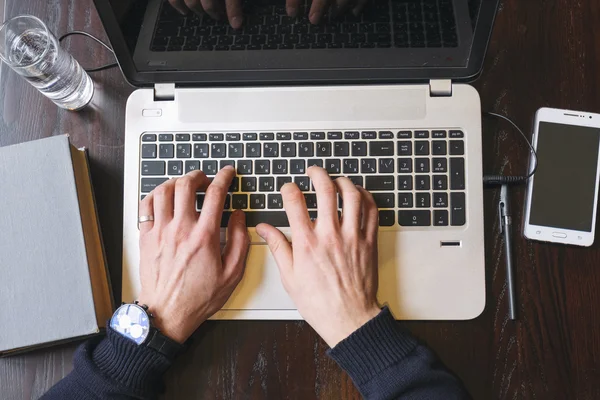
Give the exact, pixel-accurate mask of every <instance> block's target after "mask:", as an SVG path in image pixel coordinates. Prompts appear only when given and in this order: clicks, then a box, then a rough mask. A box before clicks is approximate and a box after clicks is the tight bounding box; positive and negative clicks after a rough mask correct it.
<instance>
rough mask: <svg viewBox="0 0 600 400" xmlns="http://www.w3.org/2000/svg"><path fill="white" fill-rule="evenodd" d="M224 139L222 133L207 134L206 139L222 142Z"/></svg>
mask: <svg viewBox="0 0 600 400" xmlns="http://www.w3.org/2000/svg"><path fill="white" fill-rule="evenodd" d="M224 139H225V137H224V136H223V134H222V133H211V134H209V135H208V140H210V141H211V142H222V141H223V140H224Z"/></svg>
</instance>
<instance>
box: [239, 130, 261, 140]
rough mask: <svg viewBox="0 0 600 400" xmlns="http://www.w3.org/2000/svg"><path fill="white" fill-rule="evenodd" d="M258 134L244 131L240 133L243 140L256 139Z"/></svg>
mask: <svg viewBox="0 0 600 400" xmlns="http://www.w3.org/2000/svg"><path fill="white" fill-rule="evenodd" d="M257 137H258V135H257V134H256V133H251V132H246V133H244V134H243V135H242V139H244V140H253V141H256V140H257Z"/></svg>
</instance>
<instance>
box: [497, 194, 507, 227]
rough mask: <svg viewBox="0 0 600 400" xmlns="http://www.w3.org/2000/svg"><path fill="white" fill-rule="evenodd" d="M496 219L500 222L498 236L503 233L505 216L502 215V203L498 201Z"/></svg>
mask: <svg viewBox="0 0 600 400" xmlns="http://www.w3.org/2000/svg"><path fill="white" fill-rule="evenodd" d="M498 217H499V220H500V234H503V233H504V218H505V217H506V215H505V214H504V202H503V201H502V200H500V201H499V202H498Z"/></svg>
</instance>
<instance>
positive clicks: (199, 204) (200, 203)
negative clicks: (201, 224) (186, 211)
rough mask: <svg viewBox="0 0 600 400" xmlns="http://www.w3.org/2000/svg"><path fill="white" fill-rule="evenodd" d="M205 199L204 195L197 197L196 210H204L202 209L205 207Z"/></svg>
mask: <svg viewBox="0 0 600 400" xmlns="http://www.w3.org/2000/svg"><path fill="white" fill-rule="evenodd" d="M204 198H205V195H204V193H202V194H197V195H196V208H197V209H198V210H202V207H203V206H204Z"/></svg>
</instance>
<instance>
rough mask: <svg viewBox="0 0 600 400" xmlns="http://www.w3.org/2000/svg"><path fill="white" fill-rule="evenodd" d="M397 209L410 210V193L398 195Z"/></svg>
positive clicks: (411, 197)
mask: <svg viewBox="0 0 600 400" xmlns="http://www.w3.org/2000/svg"><path fill="white" fill-rule="evenodd" d="M398 207H400V208H412V207H413V195H412V193H398Z"/></svg>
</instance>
